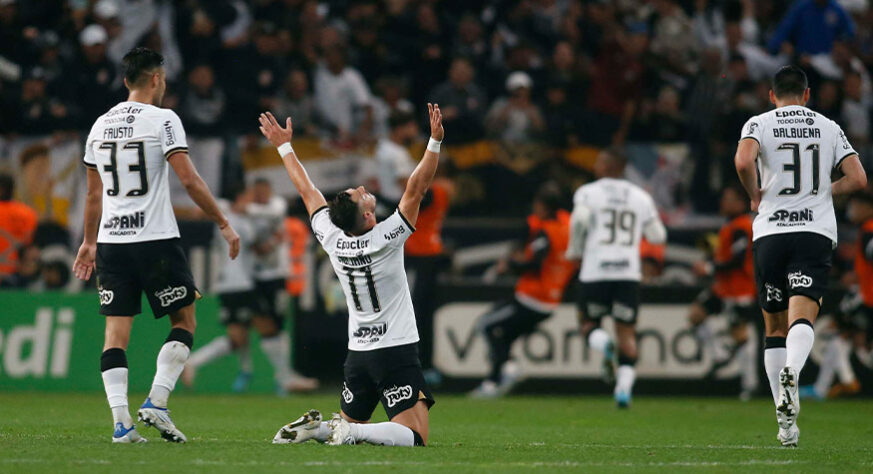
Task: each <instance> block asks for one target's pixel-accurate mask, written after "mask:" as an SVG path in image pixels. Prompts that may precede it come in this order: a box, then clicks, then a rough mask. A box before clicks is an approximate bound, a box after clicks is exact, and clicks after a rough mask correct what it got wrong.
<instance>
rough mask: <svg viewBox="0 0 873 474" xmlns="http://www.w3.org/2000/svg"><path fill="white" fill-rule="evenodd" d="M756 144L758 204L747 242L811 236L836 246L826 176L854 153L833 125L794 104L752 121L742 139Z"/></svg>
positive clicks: (835, 230) (841, 133)
mask: <svg viewBox="0 0 873 474" xmlns="http://www.w3.org/2000/svg"><path fill="white" fill-rule="evenodd" d="M744 138H751V139H753V140H755V141H757V142H758V144H759V145H760V151H759V152H758V161H757V165H758V173H759V175H760V179H761V190H762V193H763V196H762V197H761V204H760V205H759V206H758V215H757V216H756V217H755V222H754V224H753V226H752V236H753V239H758V238H760V237H764V236H765V235H772V234H784V233H787V232H815V233H817V234H821V235H824V236H826V237H828V238H829V239H831V240H833V241H834V242H836V241H837V219H836V216H835V215H834V203H833V200H832V198H831V171H832V170H833V169H835V168H837V167H839V166H840V163H842V161H843V159H844V158H847V157H849V156H851V155H854V154H855V153H856V152H855V150H854V149H853V148H852V145H851V144H849V140H848V139H847V138H846V135H845V134H844V133H843V130H842V129H840V126H839V125H837V124H836V123H835V122H834V121H833V120H830V119H828V118H827V117H825V116H823V115H821V114H820V113H817V112H813V111H812V110H809V109H807V108H806V107H802V106H799V105H792V106H788V107H780V108H778V109H775V110H771V111H769V112H767V113H763V114H761V115H758V116H755V117H752V118H750V119H749V121H748V122H746V124H745V125H744V126H743V131H742V136H741V138H740V140H742V139H744Z"/></svg>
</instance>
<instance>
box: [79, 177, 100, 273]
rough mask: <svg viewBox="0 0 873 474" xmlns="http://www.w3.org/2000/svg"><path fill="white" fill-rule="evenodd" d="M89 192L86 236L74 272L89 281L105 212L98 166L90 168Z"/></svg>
mask: <svg viewBox="0 0 873 474" xmlns="http://www.w3.org/2000/svg"><path fill="white" fill-rule="evenodd" d="M87 177H88V178H87V179H88V194H87V195H86V197H85V238H84V239H83V241H82V245H81V246H80V247H79V253H78V254H76V261H75V262H74V263H73V273H74V274H75V275H76V278H78V279H80V280H85V281H88V279H89V278H91V273H92V272H93V271H94V268H95V263H94V262H95V260H96V259H97V231H98V230H99V227H100V217H101V215H102V214H103V181H101V180H100V172H98V171H97V169H96V168H88V171H87Z"/></svg>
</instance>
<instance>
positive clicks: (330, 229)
mask: <svg viewBox="0 0 873 474" xmlns="http://www.w3.org/2000/svg"><path fill="white" fill-rule="evenodd" d="M337 232H342V231H341V230H340V229H339V228H338V227H337V226H335V225H333V222H331V221H330V215H329V213H328V210H327V206H322V207H321V208H319V209H317V210H316V211H315V212H313V213H312V233H313V234H315V238H316V240H318V243H320V244H321V246H322V247H324V249H325V250H328V242H329V241H330V240H331V238H332V237H333V236H334V235H336V233H337Z"/></svg>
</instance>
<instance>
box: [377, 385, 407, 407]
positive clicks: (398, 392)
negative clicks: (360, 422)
mask: <svg viewBox="0 0 873 474" xmlns="http://www.w3.org/2000/svg"><path fill="white" fill-rule="evenodd" d="M382 396H383V397H385V402H386V403H387V404H388V407H389V408H392V407H394V405H397V404H398V403H400V402H402V401H403V400H409V399H410V398H412V385H404V386H402V387H398V386H396V385H395V386H393V387H391V388H388V389H385V391H384V392H382Z"/></svg>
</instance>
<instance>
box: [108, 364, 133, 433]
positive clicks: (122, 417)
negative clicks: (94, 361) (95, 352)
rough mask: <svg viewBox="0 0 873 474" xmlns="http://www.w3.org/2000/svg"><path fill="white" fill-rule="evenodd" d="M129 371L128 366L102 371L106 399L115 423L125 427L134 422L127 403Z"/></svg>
mask: <svg viewBox="0 0 873 474" xmlns="http://www.w3.org/2000/svg"><path fill="white" fill-rule="evenodd" d="M127 372H128V370H127V367H115V368H113V369H108V370H104V371H103V373H102V375H103V388H104V389H105V390H106V400H107V401H108V402H109V408H111V409H112V420H113V422H114V423H121V424H122V425H124V427H125V428H129V427H130V426H131V425H132V424H133V419H132V418H131V417H130V411H129V409H128V405H127Z"/></svg>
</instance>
